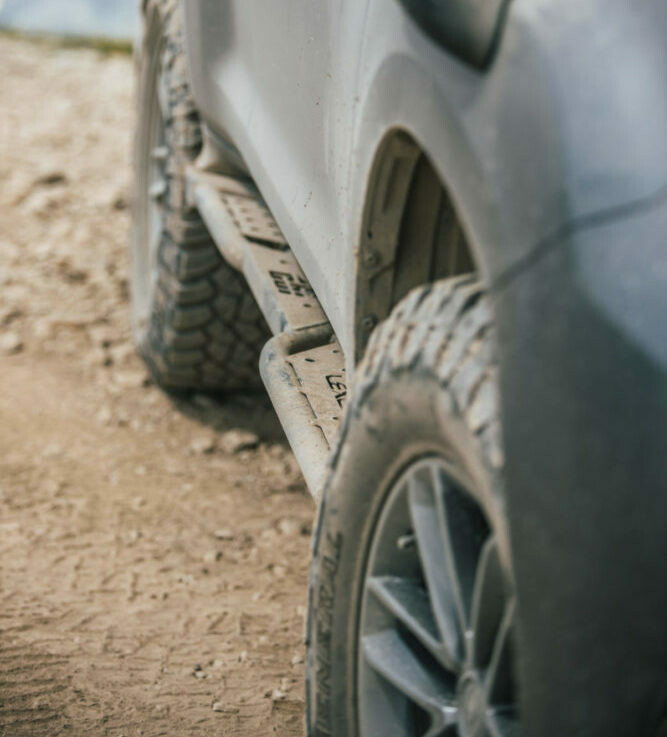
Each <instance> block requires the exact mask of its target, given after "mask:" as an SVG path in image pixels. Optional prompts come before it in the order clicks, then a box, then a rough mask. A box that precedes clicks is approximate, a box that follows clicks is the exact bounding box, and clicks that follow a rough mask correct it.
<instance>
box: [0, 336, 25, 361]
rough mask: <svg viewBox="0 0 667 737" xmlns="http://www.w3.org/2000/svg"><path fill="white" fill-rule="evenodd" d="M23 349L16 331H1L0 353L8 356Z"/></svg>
mask: <svg viewBox="0 0 667 737" xmlns="http://www.w3.org/2000/svg"><path fill="white" fill-rule="evenodd" d="M22 350H23V341H22V340H21V338H20V336H19V335H18V334H17V333H2V334H1V335H0V354H3V355H5V356H10V355H12V354H13V353H20V352H21V351H22Z"/></svg>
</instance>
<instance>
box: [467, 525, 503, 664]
mask: <svg viewBox="0 0 667 737" xmlns="http://www.w3.org/2000/svg"><path fill="white" fill-rule="evenodd" d="M504 608H505V591H504V587H503V578H502V569H501V566H500V557H499V555H498V546H497V545H496V540H495V538H493V537H491V538H489V539H488V540H487V541H486V543H485V544H484V548H483V549H482V553H481V555H480V557H479V564H478V566H477V574H476V577H475V586H474V589H473V595H472V612H471V615H470V632H471V637H472V642H471V665H472V666H473V667H475V668H482V667H485V666H487V665H488V664H489V661H490V660H491V654H492V652H493V645H494V641H495V637H496V634H497V633H498V628H499V627H500V623H501V621H502V618H503V610H504Z"/></svg>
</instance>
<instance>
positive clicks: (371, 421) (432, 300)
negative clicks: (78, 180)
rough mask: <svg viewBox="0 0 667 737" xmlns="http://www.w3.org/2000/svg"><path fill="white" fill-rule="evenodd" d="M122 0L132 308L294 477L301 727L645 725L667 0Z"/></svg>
mask: <svg viewBox="0 0 667 737" xmlns="http://www.w3.org/2000/svg"><path fill="white" fill-rule="evenodd" d="M143 6H144V7H143V12H144V37H143V42H142V44H141V46H140V48H139V53H138V68H139V98H138V102H139V121H138V131H137V139H136V140H137V146H136V206H135V219H134V237H133V243H132V297H133V302H132V310H133V323H134V331H135V337H136V341H137V345H138V348H139V350H140V352H141V354H142V355H143V357H144V358H145V360H146V362H147V364H148V366H149V367H150V369H151V371H152V373H153V374H154V376H155V378H156V380H157V382H158V383H159V384H160V385H161V386H163V387H164V388H165V389H166V390H169V391H189V390H197V391H202V390H204V391H211V392H222V393H228V392H233V391H237V390H249V389H255V388H257V387H258V386H259V385H260V378H259V377H260V375H261V379H262V380H263V383H264V385H265V387H266V390H267V392H268V394H269V396H270V398H271V400H272V402H273V404H274V406H275V409H276V412H277V414H278V416H279V417H280V420H281V422H282V424H283V426H284V429H285V433H286V435H287V438H288V439H289V442H290V444H291V446H292V448H293V450H294V453H295V455H296V457H297V459H298V460H299V462H300V464H301V468H302V470H303V474H304V477H305V479H306V481H307V483H308V486H309V488H310V490H311V492H312V493H313V495H314V497H315V498H316V499H317V500H318V503H319V511H318V523H317V526H316V532H315V535H314V541H313V563H312V574H311V581H310V612H309V618H308V631H307V645H308V657H307V669H306V670H307V688H306V691H307V704H308V708H307V728H308V734H309V735H310V736H311V737H315V736H320V735H322V736H323V735H336V736H340V737H346V736H349V737H351V736H353V735H355V736H358V737H385V736H386V737H390V736H391V735H396V736H400V737H403V736H404V735H415V736H422V735H423V736H425V737H435V736H436V735H441V736H442V737H454V735H458V736H459V737H514V736H516V735H519V734H524V735H534V736H535V737H566V736H567V737H575V735H581V736H582V737H583V736H584V735H586V736H587V737H602V735H604V737H656V735H658V734H659V733H660V734H665V733H667V732H666V728H665V721H664V720H665V714H666V713H667V712H666V707H667V636H666V634H665V632H666V629H665V612H667V582H666V579H665V574H664V566H665V563H666V562H667V535H665V520H666V519H667V493H666V490H667V453H665V448H664V437H665V426H667V381H666V378H667V333H666V332H665V317H666V315H667V251H666V250H665V249H666V243H667V235H666V233H667V135H666V132H667V85H666V84H665V70H667V44H665V39H666V38H667V3H665V1H664V0H642V2H641V3H640V2H635V1H634V0H558V1H556V0H512V1H511V2H510V0H320V1H319V2H315V1H314V0H184V1H183V2H180V3H179V2H178V1H177V0H144V2H143ZM501 408H502V412H501ZM661 612H662V614H661ZM660 725H662V726H660Z"/></svg>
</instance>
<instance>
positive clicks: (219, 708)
mask: <svg viewBox="0 0 667 737" xmlns="http://www.w3.org/2000/svg"><path fill="white" fill-rule="evenodd" d="M223 709H224V707H223V705H222V702H221V701H214V702H213V711H222V710H223Z"/></svg>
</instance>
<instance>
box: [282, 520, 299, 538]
mask: <svg viewBox="0 0 667 737" xmlns="http://www.w3.org/2000/svg"><path fill="white" fill-rule="evenodd" d="M300 531H301V523H300V522H298V521H297V520H294V519H290V518H289V517H283V519H281V520H279V521H278V532H280V534H281V535H286V536H287V537H296V536H297V535H298V534H299V533H300Z"/></svg>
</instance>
